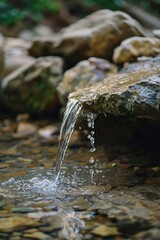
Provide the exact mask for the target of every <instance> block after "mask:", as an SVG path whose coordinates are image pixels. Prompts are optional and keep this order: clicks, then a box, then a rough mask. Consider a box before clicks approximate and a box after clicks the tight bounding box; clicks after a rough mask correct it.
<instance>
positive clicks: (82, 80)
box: [57, 57, 117, 105]
mask: <svg viewBox="0 0 160 240" xmlns="http://www.w3.org/2000/svg"><path fill="white" fill-rule="evenodd" d="M116 72H117V68H116V66H115V65H113V64H111V63H110V62H109V61H107V60H105V59H101V58H93V57H92V58H89V59H88V60H84V61H81V62H79V63H78V64H77V65H76V66H75V67H73V68H71V69H69V70H68V71H66V72H65V74H64V77H63V81H62V82H61V83H60V84H59V85H58V88H57V91H58V95H59V99H60V101H61V103H62V104H63V105H66V103H67V100H68V95H69V93H71V92H73V91H75V90H78V89H82V88H84V87H89V86H92V85H93V84H94V83H98V82H101V81H102V80H103V79H104V78H105V77H107V76H109V75H113V74H115V73H116Z"/></svg>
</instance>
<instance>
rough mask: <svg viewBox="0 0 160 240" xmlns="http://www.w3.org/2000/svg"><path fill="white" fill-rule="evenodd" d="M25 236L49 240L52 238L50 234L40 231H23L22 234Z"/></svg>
mask: <svg viewBox="0 0 160 240" xmlns="http://www.w3.org/2000/svg"><path fill="white" fill-rule="evenodd" d="M23 236H24V237H26V238H31V239H38V240H49V239H52V238H51V236H49V235H48V234H45V233H42V232H38V231H37V232H32V233H25V234H24V235H23Z"/></svg>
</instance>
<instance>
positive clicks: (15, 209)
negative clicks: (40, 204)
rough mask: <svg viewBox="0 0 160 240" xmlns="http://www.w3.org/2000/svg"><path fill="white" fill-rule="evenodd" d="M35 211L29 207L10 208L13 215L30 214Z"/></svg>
mask: <svg viewBox="0 0 160 240" xmlns="http://www.w3.org/2000/svg"><path fill="white" fill-rule="evenodd" d="M35 211H36V209H35V208H31V207H16V208H12V212H14V213H16V212H17V213H18V212H19V213H30V212H35Z"/></svg>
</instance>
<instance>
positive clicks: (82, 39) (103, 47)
mask: <svg viewBox="0 0 160 240" xmlns="http://www.w3.org/2000/svg"><path fill="white" fill-rule="evenodd" d="M132 36H147V33H145V31H144V29H143V28H142V27H141V26H140V24H139V23H138V22H137V21H136V20H134V19H133V18H131V17H130V16H129V15H127V14H126V13H123V12H120V11H116V12H114V11H111V10H107V9H105V10H99V11H96V12H94V13H92V14H91V15H89V16H87V17H85V18H84V19H82V20H79V21H77V22H76V23H74V24H72V25H70V26H69V27H66V28H65V29H63V30H62V31H61V32H60V33H59V35H58V36H57V38H56V39H55V41H53V40H52V43H51V42H50V46H49V47H47V49H46V52H47V53H45V48H46V46H47V44H46V42H44V41H43V42H42V41H41V42H40V41H39V42H37V43H35V42H34V43H33V45H32V46H31V48H30V53H31V55H33V56H40V55H42V54H48V51H49V53H50V54H56V55H57V54H58V55H61V56H64V57H66V58H67V59H69V60H70V61H72V62H73V61H74V62H78V61H79V60H82V59H85V58H88V57H92V56H94V57H101V58H107V59H111V58H112V54H113V50H114V48H115V47H117V46H118V45H119V44H120V42H121V41H122V40H124V39H126V38H129V37H132ZM38 45H39V46H41V47H40V48H39V49H38Z"/></svg>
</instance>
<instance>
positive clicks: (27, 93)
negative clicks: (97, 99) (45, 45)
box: [1, 57, 63, 114]
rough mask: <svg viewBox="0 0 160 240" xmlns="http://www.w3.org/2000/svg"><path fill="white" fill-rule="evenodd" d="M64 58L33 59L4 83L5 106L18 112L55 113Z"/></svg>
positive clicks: (6, 78)
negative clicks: (57, 90)
mask: <svg viewBox="0 0 160 240" xmlns="http://www.w3.org/2000/svg"><path fill="white" fill-rule="evenodd" d="M62 70H63V61H62V59H61V58H60V57H42V58H38V59H33V60H32V61H31V62H30V63H28V64H26V65H25V66H22V67H21V68H19V69H17V70H16V71H14V72H13V73H11V74H9V75H8V76H7V77H5V78H3V80H2V85H1V87H2V93H3V101H4V102H5V105H6V106H7V107H8V108H10V109H11V110H12V111H15V112H20V113H21V112H29V113H34V114H36V113H42V112H54V111H55V110H56V109H57V108H58V106H59V101H58V97H57V93H56V87H57V85H58V83H59V81H61V79H62Z"/></svg>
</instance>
